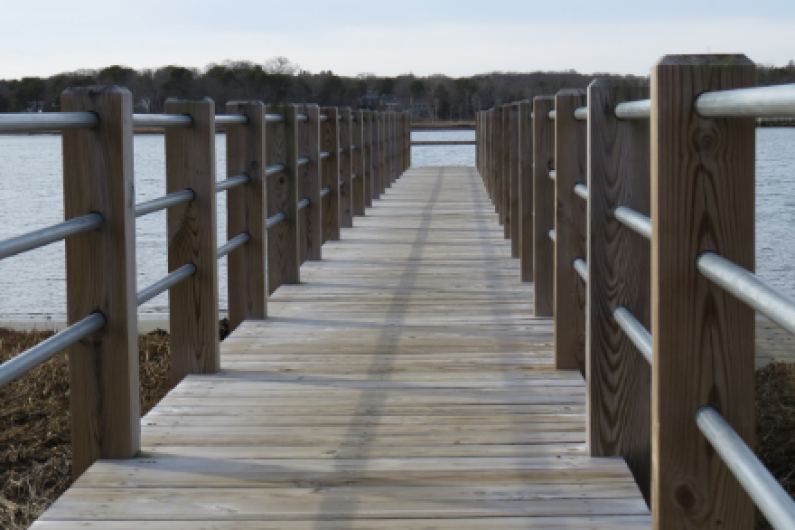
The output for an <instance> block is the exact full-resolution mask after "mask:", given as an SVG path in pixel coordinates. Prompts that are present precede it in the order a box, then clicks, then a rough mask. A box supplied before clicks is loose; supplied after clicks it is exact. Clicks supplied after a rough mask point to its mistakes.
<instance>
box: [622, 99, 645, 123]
mask: <svg viewBox="0 0 795 530" xmlns="http://www.w3.org/2000/svg"><path fill="white" fill-rule="evenodd" d="M614 112H615V115H616V118H619V119H621V120H643V119H647V118H650V117H651V100H650V99H641V100H639V101H626V102H624V103H619V104H618V105H616V108H615V111H614Z"/></svg>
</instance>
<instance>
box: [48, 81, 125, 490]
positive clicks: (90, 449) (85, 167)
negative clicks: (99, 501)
mask: <svg viewBox="0 0 795 530" xmlns="http://www.w3.org/2000/svg"><path fill="white" fill-rule="evenodd" d="M61 104H62V105H63V110H64V112H94V113H95V114H97V116H99V118H100V124H99V126H97V127H95V128H94V129H90V130H89V129H86V130H74V131H64V132H63V190H64V219H65V220H69V219H73V218H75V217H81V216H84V215H88V214H89V213H92V212H97V213H100V214H101V215H102V217H103V218H104V224H103V226H102V227H100V228H99V229H98V230H93V231H91V232H87V233H85V234H80V235H77V236H72V237H70V238H68V239H67V240H66V309H67V318H68V321H69V324H70V325H71V324H74V323H76V322H78V321H80V320H82V319H84V318H85V317H87V316H89V315H90V314H91V313H93V312H95V311H101V312H102V313H103V314H104V315H105V318H106V319H107V321H106V324H105V326H104V327H103V328H102V329H100V330H98V331H97V332H95V333H94V334H93V335H91V336H90V337H88V338H87V339H86V340H82V341H80V342H78V343H76V344H74V345H73V346H71V347H70V348H69V350H68V352H69V380H70V388H71V390H70V394H69V401H70V403H69V406H70V413H71V429H72V455H73V456H72V475H73V476H74V477H75V478H77V477H79V476H80V475H81V474H83V472H84V471H85V470H86V469H88V467H89V466H90V465H91V464H93V463H94V462H95V461H96V460H97V459H100V458H129V457H131V456H132V455H133V454H135V453H136V452H137V451H138V448H139V443H140V423H139V420H138V418H139V417H140V409H139V406H140V405H139V390H138V388H139V387H138V340H137V339H138V329H137V328H138V325H137V305H136V285H135V282H136V276H135V212H134V203H135V188H134V179H133V131H132V95H131V94H130V92H129V91H128V90H127V89H125V88H121V87H93V88H72V89H68V90H66V91H65V92H64V93H63V94H62V95H61Z"/></svg>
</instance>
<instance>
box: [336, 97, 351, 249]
mask: <svg viewBox="0 0 795 530" xmlns="http://www.w3.org/2000/svg"><path fill="white" fill-rule="evenodd" d="M339 115H340V116H341V117H342V120H341V121H340V129H339V131H340V141H339V144H340V146H341V147H342V149H343V150H342V152H341V153H340V167H339V171H338V172H337V181H340V180H341V181H342V182H343V184H342V186H341V187H340V204H339V208H340V224H341V226H344V227H346V228H350V227H352V226H353V182H352V181H351V173H352V172H353V169H352V162H353V160H352V158H353V155H354V153H353V152H351V144H352V143H353V140H352V134H351V133H352V131H351V109H340V110H339ZM337 239H339V233H338V234H337Z"/></svg>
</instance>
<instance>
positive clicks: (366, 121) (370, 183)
mask: <svg viewBox="0 0 795 530" xmlns="http://www.w3.org/2000/svg"><path fill="white" fill-rule="evenodd" d="M361 112H362V136H363V138H362V142H363V144H364V172H363V173H364V206H365V208H371V207H372V206H373V199H374V198H375V197H374V193H375V192H374V189H375V186H374V179H375V168H374V167H373V164H375V162H374V161H373V160H374V159H373V113H372V111H370V110H363V111H361Z"/></svg>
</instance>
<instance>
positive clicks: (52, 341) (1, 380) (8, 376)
mask: <svg viewBox="0 0 795 530" xmlns="http://www.w3.org/2000/svg"><path fill="white" fill-rule="evenodd" d="M105 323H106V319H105V315H103V314H102V313H91V314H90V315H88V316H87V317H86V318H84V319H83V320H81V321H79V322H76V323H74V324H72V325H71V326H69V327H68V328H66V329H65V330H63V331H61V332H59V333H56V334H55V335H53V336H52V337H50V338H48V339H47V340H45V341H42V342H40V343H38V344H37V345H35V346H33V347H32V348H30V349H29V350H27V351H25V352H23V353H20V354H19V355H17V356H16V357H14V358H13V359H9V360H8V361H6V362H4V363H3V364H2V365H0V387H3V386H5V385H7V384H8V383H10V382H11V381H13V380H14V379H16V378H17V377H19V376H21V375H24V374H25V373H27V372H29V371H30V370H32V369H34V368H36V367H37V366H38V365H40V364H42V363H44V362H46V361H49V360H50V359H51V358H52V357H53V356H55V354H57V353H59V352H61V351H63V350H65V349H66V348H68V347H69V346H71V345H72V344H74V343H75V342H78V341H81V340H83V339H84V338H86V337H87V336H88V335H90V334H92V333H94V332H95V331H97V330H98V329H100V328H102V327H103V326H104V325H105Z"/></svg>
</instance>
